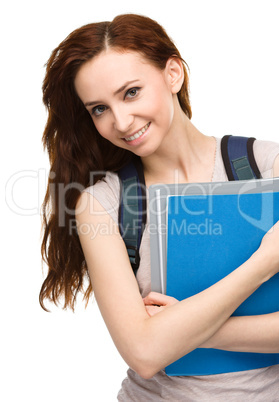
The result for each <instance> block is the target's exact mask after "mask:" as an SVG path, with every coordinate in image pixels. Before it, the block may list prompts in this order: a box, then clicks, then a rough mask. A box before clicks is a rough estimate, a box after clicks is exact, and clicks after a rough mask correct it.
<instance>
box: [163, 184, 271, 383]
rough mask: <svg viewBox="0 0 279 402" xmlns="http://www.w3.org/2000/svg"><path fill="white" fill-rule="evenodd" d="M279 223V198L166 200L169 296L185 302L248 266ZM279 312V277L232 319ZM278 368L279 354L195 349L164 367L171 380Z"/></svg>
mask: <svg viewBox="0 0 279 402" xmlns="http://www.w3.org/2000/svg"><path fill="white" fill-rule="evenodd" d="M278 220H279V192H266V193H252V194H242V195H241V196H239V195H238V194H215V195H206V196H200V195H199V196H196V195H175V196H169V197H168V198H167V275H166V276H167V279H166V293H167V294H168V295H170V296H173V297H175V298H177V299H178V300H182V299H185V298H187V297H190V296H192V295H194V294H196V293H199V292H201V291H202V290H204V289H206V288H208V287H209V286H211V285H213V284H214V283H216V282H217V281H219V280H221V279H222V278H224V277H225V276H226V275H228V274H229V273H230V272H232V271H233V270H234V269H236V268H237V267H239V266H240V265H241V264H242V263H243V262H245V261H246V260H247V259H248V258H249V257H250V256H251V255H252V254H253V252H254V251H256V249H257V248H258V247H259V245H260V242H261V239H262V237H263V236H264V234H265V233H266V232H267V231H268V230H269V229H270V228H271V227H272V226H273V224H274V223H275V222H276V221H278ZM275 311H279V274H277V275H275V276H274V277H273V278H271V279H270V280H269V281H268V282H266V283H264V284H263V285H262V286H261V287H260V288H259V289H257V290H256V291H255V292H254V293H253V294H252V295H251V296H250V297H249V298H248V299H247V300H245V301H244V303H242V304H241V305H240V306H239V308H237V310H236V311H235V312H234V313H233V315H235V316H243V315H259V314H267V313H272V312H275ZM275 364H279V354H278V353H272V354H268V353H266V354H262V353H243V352H228V351H222V350H217V349H202V348H199V349H196V350H194V351H192V352H191V353H189V354H187V355H186V356H184V357H182V358H181V359H179V360H177V361H176V362H174V363H172V364H171V365H169V366H167V367H166V369H165V370H166V373H167V374H168V375H175V376H179V375H182V376H189V375H209V374H220V373H227V372H234V371H243V370H251V369H256V368H261V367H267V366H271V365H275Z"/></svg>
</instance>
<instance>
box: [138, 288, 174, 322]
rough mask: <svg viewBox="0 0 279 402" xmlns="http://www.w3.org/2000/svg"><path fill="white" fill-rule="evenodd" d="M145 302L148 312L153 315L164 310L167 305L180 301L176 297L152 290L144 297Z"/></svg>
mask: <svg viewBox="0 0 279 402" xmlns="http://www.w3.org/2000/svg"><path fill="white" fill-rule="evenodd" d="M143 302H144V304H145V309H146V311H147V314H148V315H149V316H150V317H152V316H153V315H155V314H157V313H160V312H161V311H163V310H164V309H165V308H166V307H169V306H172V305H173V304H176V303H178V300H177V299H175V298H174V297H171V296H166V295H163V294H162V293H157V292H150V293H149V294H148V295H147V296H146V297H144V299H143Z"/></svg>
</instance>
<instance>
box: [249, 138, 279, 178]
mask: <svg viewBox="0 0 279 402" xmlns="http://www.w3.org/2000/svg"><path fill="white" fill-rule="evenodd" d="M253 150H254V156H255V160H256V162H257V165H258V168H259V170H260V172H261V174H262V177H263V178H269V177H272V176H273V166H274V162H275V159H276V157H277V156H278V155H279V143H277V142H274V141H265V140H256V141H255V142H254V148H253Z"/></svg>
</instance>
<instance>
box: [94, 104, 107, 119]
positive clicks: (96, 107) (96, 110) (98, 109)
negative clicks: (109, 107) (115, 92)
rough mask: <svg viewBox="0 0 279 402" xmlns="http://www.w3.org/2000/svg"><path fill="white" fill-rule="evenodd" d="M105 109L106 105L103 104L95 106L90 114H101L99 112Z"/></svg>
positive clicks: (101, 112)
mask: <svg viewBox="0 0 279 402" xmlns="http://www.w3.org/2000/svg"><path fill="white" fill-rule="evenodd" d="M105 110H106V106H103V105H100V106H95V107H94V108H93V109H92V114H93V115H94V116H101V114H103V113H104V111H105Z"/></svg>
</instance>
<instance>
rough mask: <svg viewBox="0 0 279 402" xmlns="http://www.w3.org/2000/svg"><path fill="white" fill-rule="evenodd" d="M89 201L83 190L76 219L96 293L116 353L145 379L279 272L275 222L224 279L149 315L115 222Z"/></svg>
mask: <svg viewBox="0 0 279 402" xmlns="http://www.w3.org/2000/svg"><path fill="white" fill-rule="evenodd" d="M92 202H93V197H92V196H91V195H90V194H88V193H83V194H82V196H81V197H80V200H79V202H78V205H77V210H76V218H77V224H78V228H79V236H80V241H81V245H82V247H83V251H84V255H85V258H86V261H87V266H88V270H89V275H90V279H91V282H92V286H93V290H94V293H95V297H96V300H97V302H98V305H99V308H100V311H101V313H102V315H103V318H104V320H105V322H106V325H107V327H108V329H109V331H110V334H111V336H112V338H113V340H114V342H115V344H116V347H117V348H118V350H119V352H120V354H121V355H122V357H123V358H124V360H125V361H126V362H127V364H128V365H129V366H130V367H131V368H132V369H133V370H135V371H136V372H138V373H139V375H141V376H142V377H144V378H150V377H152V376H153V375H154V374H155V373H156V372H158V371H159V370H161V369H162V368H164V367H165V366H167V365H168V364H170V363H172V362H173V361H175V360H177V359H178V358H180V357H182V356H183V355H185V354H187V353H189V352H190V351H192V350H193V349H195V348H197V347H198V346H199V345H201V344H202V343H204V342H206V341H207V340H208V339H209V338H211V337H212V336H213V335H214V334H215V333H216V332H217V331H218V330H219V329H220V328H221V327H222V325H223V324H224V323H225V322H226V321H227V319H228V318H229V317H230V316H231V314H232V313H233V311H235V309H236V308H237V307H238V306H239V305H240V304H241V303H242V302H243V301H244V300H245V299H246V298H247V297H248V296H250V295H251V294H252V293H253V292H254V291H255V290H256V289H257V288H258V287H259V286H260V285H261V284H262V283H264V282H265V281H267V280H268V279H269V278H270V277H271V276H273V275H274V274H275V273H276V272H278V269H279V251H278V248H277V247H275V246H274V244H275V242H278V241H279V226H278V225H277V227H276V229H275V230H274V231H273V233H272V234H270V236H269V237H267V236H265V238H264V239H263V242H262V245H261V247H260V250H259V251H257V252H256V253H254V254H253V255H252V257H251V258H250V259H249V260H248V261H246V262H245V263H244V264H243V265H241V266H240V267H239V268H237V269H236V270H235V271H233V272H232V273H231V274H229V275H228V276H227V277H225V278H224V279H222V280H221V281H219V282H217V283H216V284H215V285H213V286H211V287H210V288H208V289H206V290H204V291H203V292H201V293H199V294H197V295H194V296H192V297H190V298H188V299H186V300H183V301H181V302H179V303H176V304H174V305H172V306H170V307H169V308H167V309H165V310H164V311H162V313H160V314H156V315H155V316H152V317H150V316H149V315H148V314H147V311H146V309H145V305H144V302H143V300H142V298H141V295H140V292H139V289H138V285H137V282H136V279H135V277H134V274H133V271H132V269H131V266H130V262H129V259H128V256H127V251H126V248H125V245H124V242H123V240H122V238H121V236H120V234H119V231H118V226H117V224H116V223H115V222H113V220H112V218H111V217H110V216H109V215H108V214H107V213H106V211H105V210H104V209H103V207H102V206H101V205H100V204H99V203H98V202H97V201H96V200H94V213H93V214H92V213H91V212H92V211H91V207H92ZM105 227H106V228H107V230H105ZM98 228H99V229H100V230H98Z"/></svg>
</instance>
